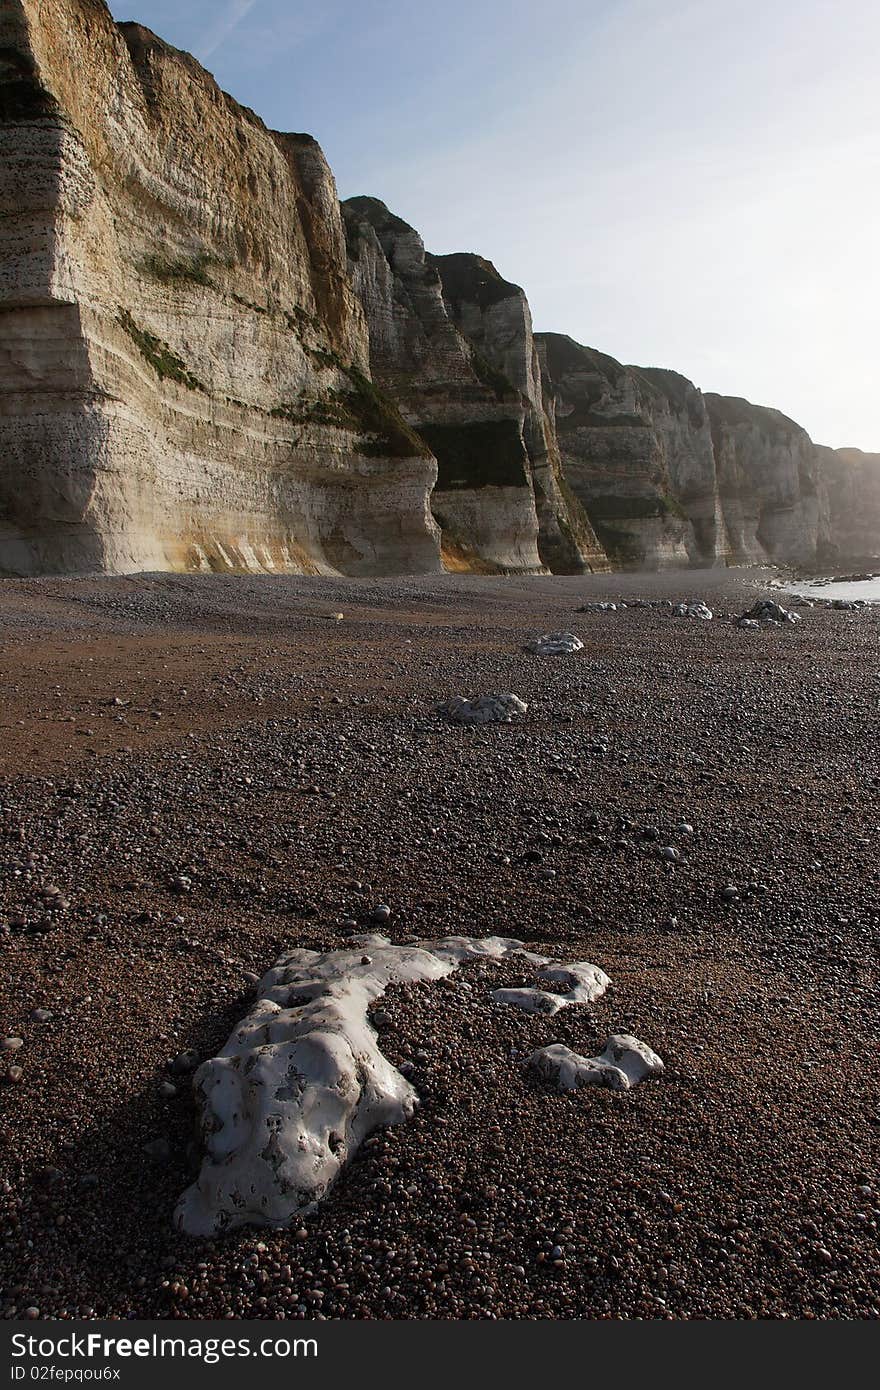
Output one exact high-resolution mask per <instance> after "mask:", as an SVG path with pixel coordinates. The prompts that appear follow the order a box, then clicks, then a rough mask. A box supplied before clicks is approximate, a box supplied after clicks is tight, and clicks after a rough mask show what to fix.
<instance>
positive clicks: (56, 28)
mask: <svg viewBox="0 0 880 1390" xmlns="http://www.w3.org/2000/svg"><path fill="white" fill-rule="evenodd" d="M0 49H2V55H3V63H2V71H0V115H2V118H3V121H2V130H0V168H2V176H0V198H2V212H3V217H2V224H0V225H2V231H0V235H2V239H3V240H2V267H3V269H2V281H0V306H2V313H0V372H2V384H3V407H2V414H0V449H2V459H3V463H2V469H0V570H5V571H6V572H14V573H36V572H45V571H57V570H91V569H96V570H109V571H127V570H135V569H177V568H203V569H204V568H212V569H226V568H229V569H237V568H242V569H267V570H275V569H277V570H294V571H296V570H305V571H322V570H344V571H346V572H349V573H352V574H361V573H380V572H381V573H394V572H397V571H400V570H428V569H433V568H439V544H438V539H439V538H438V534H437V528H436V526H435V524H434V522H433V521H432V518H431V515H430V509H429V496H430V492H431V488H432V486H433V483H434V479H435V476H436V465H435V463H434V460H433V458H431V456H430V451H429V450H428V449H427V447H426V446H425V445H424V443H423V442H422V441H421V440H419V439H418V438H417V437H416V436H415V435H414V434H413V432H412V431H411V430H410V429H409V428H408V427H407V426H406V424H405V422H404V421H403V420H402V419H401V417H400V415H399V413H398V412H397V410H396V408H395V407H394V406H393V405H392V404H391V403H390V402H389V401H388V400H387V399H386V398H385V397H384V396H383V395H382V394H381V393H380V392H378V391H377V390H376V389H375V388H374V387H373V385H372V384H371V382H370V380H369V355H368V339H367V330H366V325H365V322H364V317H363V312H362V309H361V306H360V303H359V301H358V299H357V297H356V295H355V294H354V292H353V289H352V286H351V283H350V281H349V278H348V273H347V265H346V252H345V238H344V233H343V225H342V217H341V214H340V211H339V205H338V201H337V197H336V189H335V186H334V182H333V178H332V175H331V174H330V171H329V169H328V167H327V165H326V162H325V160H324V158H323V156H322V154H321V151H320V149H319V148H318V146H317V145H316V144H315V142H314V141H313V140H312V139H311V138H310V137H309V136H304V135H285V134H278V133H276V132H273V131H270V130H268V129H267V128H266V127H265V126H264V125H263V124H262V122H261V121H260V120H258V118H257V117H256V116H255V115H254V114H253V113H252V112H250V111H247V110H245V109H243V108H242V107H240V106H238V105H237V103H236V102H234V101H233V100H232V99H231V98H230V97H228V96H226V95H225V94H224V93H223V92H221V91H220V89H219V88H218V87H217V85H216V83H215V82H214V80H213V79H212V78H211V77H210V76H209V75H208V74H207V73H206V72H205V71H204V70H203V69H202V68H201V67H200V66H199V65H198V63H196V62H195V60H194V59H192V58H190V57H189V56H188V55H186V54H183V53H179V52H178V51H176V50H175V49H172V48H170V47H169V46H168V45H166V44H164V43H163V42H162V41H161V40H159V39H157V38H156V37H155V35H153V34H151V33H150V32H149V31H148V30H146V29H143V28H141V27H139V26H138V25H127V24H126V25H119V26H117V25H116V24H114V22H113V20H112V19H111V17H110V14H109V12H108V11H107V9H106V7H105V5H104V4H103V3H102V2H101V0H6V3H4V5H3V6H2V10H0Z"/></svg>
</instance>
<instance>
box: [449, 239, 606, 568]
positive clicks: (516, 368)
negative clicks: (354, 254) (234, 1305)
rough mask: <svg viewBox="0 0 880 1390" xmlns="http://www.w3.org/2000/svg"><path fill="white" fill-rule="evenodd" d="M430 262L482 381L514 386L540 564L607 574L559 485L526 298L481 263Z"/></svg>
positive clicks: (466, 259)
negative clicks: (519, 406) (434, 268)
mask: <svg viewBox="0 0 880 1390" xmlns="http://www.w3.org/2000/svg"><path fill="white" fill-rule="evenodd" d="M429 259H430V262H431V264H432V265H434V266H436V268H437V270H438V271H439V273H440V280H441V284H442V287H443V299H444V303H445V304H446V307H447V309H448V311H449V313H450V315H451V317H452V319H453V321H454V323H455V324H456V326H457V327H458V329H459V330H460V332H461V333H462V334H463V335H464V337H465V338H466V339H467V340H468V342H469V343H470V344H471V345H472V348H473V350H474V354H475V360H477V361H478V362H479V363H480V364H481V370H483V372H484V375H488V379H489V381H490V382H491V383H493V384H494V385H495V389H496V390H498V389H502V388H504V387H506V386H507V385H508V384H509V385H510V386H512V387H513V391H514V393H515V394H516V395H517V397H518V399H519V402H520V405H521V408H522V412H523V415H522V436H523V443H524V445H525V449H526V454H527V456H528V462H529V474H530V480H531V483H532V487H533V491H534V495H535V508H536V512H537V517H538V550H539V553H540V556H541V559H542V561H543V563H544V564H545V565H546V566H547V568H548V569H551V570H553V571H554V572H556V573H562V574H569V573H577V572H579V571H583V570H587V569H588V570H604V569H607V568H608V561H607V558H606V556H605V552H604V550H603V549H602V546H601V545H600V543H599V541H598V539H597V537H596V533H595V531H594V530H593V527H592V525H591V523H590V521H589V518H588V517H587V514H586V512H585V511H584V509H583V506H582V504H581V503H580V502H579V500H578V498H577V497H576V496H575V495H574V494H573V493H572V492H571V490H570V489H569V488H568V487H567V486H566V483H565V479H564V477H563V472H562V460H561V457H560V453H559V446H558V442H557V438H556V428H555V423H554V420H553V413H552V403H550V402H549V401H548V400H547V399H546V390H547V386H548V383H547V382H546V380H545V377H544V373H543V369H542V366H541V360H540V356H539V353H538V347H537V343H536V341H535V335H534V333H533V330H532V315H531V310H530V309H529V303H528V300H527V299H526V296H525V294H524V293H523V291H522V290H521V289H520V287H519V285H513V284H511V283H510V282H509V281H508V280H505V279H503V277H502V276H501V275H499V274H498V271H497V270H496V269H495V267H494V265H492V263H491V261H486V260H484V259H483V258H482V257H481V256H476V255H472V254H467V253H458V254H454V255H449V256H431V257H430V258H429ZM486 365H488V369H489V370H488V374H487V373H486V371H485V368H486Z"/></svg>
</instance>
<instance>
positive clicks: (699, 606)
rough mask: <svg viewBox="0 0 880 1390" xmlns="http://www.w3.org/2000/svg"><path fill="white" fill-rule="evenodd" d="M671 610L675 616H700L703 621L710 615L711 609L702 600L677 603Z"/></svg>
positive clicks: (706, 620) (707, 619)
mask: <svg viewBox="0 0 880 1390" xmlns="http://www.w3.org/2000/svg"><path fill="white" fill-rule="evenodd" d="M672 611H673V613H674V614H675V616H676V617H677V618H701V619H702V620H703V622H708V621H709V619H710V618H711V617H712V609H711V608H710V607H709V605H708V604H706V603H703V602H702V601H700V602H696V603H677V604H676V605H675V607H674V608H673V610H672Z"/></svg>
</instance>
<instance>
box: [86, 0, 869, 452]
mask: <svg viewBox="0 0 880 1390" xmlns="http://www.w3.org/2000/svg"><path fill="white" fill-rule="evenodd" d="M111 8H112V9H113V12H114V14H115V15H116V17H117V18H118V19H138V20H140V21H141V22H142V23H144V24H147V25H149V27H150V28H152V29H155V30H156V32H157V33H159V34H161V35H162V37H163V38H165V39H167V40H168V41H169V42H170V43H173V44H175V45H176V46H177V47H179V48H185V49H188V50H189V51H190V52H193V53H195V55H196V56H197V57H198V58H199V59H201V61H202V62H203V63H204V64H205V66H206V67H207V68H209V69H210V70H211V71H212V72H213V73H214V75H215V76H216V78H217V80H218V81H219V82H220V84H221V86H222V87H224V88H225V89H226V90H227V91H229V92H231V93H232V95H233V96H235V97H236V98H237V99H238V100H239V101H241V102H243V103H244V104H245V105H247V106H252V107H253V108H254V109H255V110H256V111H257V113H258V114H259V115H260V116H262V117H263V119H264V120H265V121H266V122H267V123H268V124H269V125H271V126H273V127H275V128H276V129H280V130H303V131H309V132H310V133H311V134H313V135H315V136H316V137H317V139H318V140H319V141H320V142H321V144H322V146H323V148H324V151H325V153H326V154H327V157H328V159H329V160H330V163H331V165H332V168H333V171H334V173H335V175H336V179H337V182H338V185H339V192H340V196H341V197H343V198H345V197H348V196H350V195H351V194H355V193H370V194H373V195H375V196H376V197H379V198H382V199H383V200H384V201H385V202H386V203H387V204H388V205H389V207H391V208H392V209H393V210H394V211H395V212H397V213H398V214H399V215H400V216H402V217H405V218H406V219H407V221H408V222H411V223H412V224H413V225H414V226H415V227H416V228H417V229H418V230H419V231H420V232H421V234H422V236H423V237H424V240H425V243H426V245H427V246H428V247H429V249H430V250H432V251H437V252H446V251H478V252H480V253H481V254H482V255H485V256H487V257H489V259H491V260H492V261H494V262H495V264H496V265H497V267H498V269H499V270H500V271H501V273H502V274H503V275H505V276H507V278H508V279H511V280H515V281H516V282H517V283H519V284H521V285H523V287H524V288H525V289H526V291H527V293H528V296H529V299H530V301H531V305H532V312H533V316H534V320H535V326H536V327H537V328H543V329H553V330H556V331H558V332H562V333H569V334H571V336H572V337H573V338H576V339H578V341H580V342H583V343H587V344H589V345H591V346H593V347H598V348H601V349H602V350H603V351H605V352H609V353H611V354H613V355H614V356H615V357H619V358H621V359H622V360H623V361H625V362H637V363H641V364H642V365H645V366H665V367H674V368H675V369H676V370H678V371H681V372H684V373H685V374H686V375H687V376H689V377H691V378H692V379H693V380H694V381H696V383H697V384H698V385H699V386H701V387H703V389H704V390H709V391H723V392H726V393H727V394H729V395H742V396H747V397H748V398H749V399H751V400H753V401H756V402H759V403H761V404H764V405H774V406H777V407H778V408H779V409H780V410H783V411H785V413H786V414H788V415H791V416H793V417H794V419H796V420H798V421H799V422H800V423H801V424H803V425H804V426H805V427H806V428H807V429H808V430H809V431H810V433H811V434H812V436H813V438H814V439H815V440H817V441H818V442H820V443H825V444H832V445H858V446H859V447H861V448H866V449H874V450H880V390H878V357H880V353H878V347H880V270H878V258H880V0H737V3H731V0H506V3H503V0H434V2H433V3H424V2H423V0H308V2H307V3H306V0H186V3H183V4H182V3H181V2H180V0H131V3H130V4H129V3H126V2H122V3H120V0H113V3H112V5H111Z"/></svg>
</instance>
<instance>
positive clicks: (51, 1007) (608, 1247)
mask: <svg viewBox="0 0 880 1390" xmlns="http://www.w3.org/2000/svg"><path fill="white" fill-rule="evenodd" d="M771 580H772V576H771V575H770V572H769V571H768V572H766V573H762V572H760V571H747V570H742V571H708V572H703V573H694V572H688V573H686V574H682V573H678V574H669V575H636V574H633V575H621V574H610V575H597V576H586V577H572V578H561V577H553V578H494V577H475V576H466V575H461V576H453V575H445V576H438V577H429V578H404V579H382V580H375V579H371V580H354V579H347V580H341V579H322V578H269V577H265V578H249V577H246V576H219V575H216V576H173V575H155V576H149V575H138V576H131V577H124V578H116V579H97V578H96V579H85V578H84V579H70V580H61V579H57V580H55V579H40V580H20V581H19V580H4V581H3V582H2V583H0V952H2V956H3V962H4V968H3V970H2V972H0V976H2V978H0V1233H2V1237H0V1315H2V1316H4V1317H7V1318H16V1319H17V1318H22V1317H25V1318H32V1319H40V1318H76V1317H80V1318H82V1317H85V1318H105V1317H112V1318H133V1317H137V1318H156V1319H167V1318H175V1319H191V1318H261V1319H314V1318H330V1319H332V1318H346V1319H347V1318H368V1319H389V1318H390V1319H423V1318H424V1319H437V1318H441V1319H463V1318H465V1319H466V1318H480V1319H541V1320H544V1319H571V1318H589V1319H596V1318H599V1319H608V1318H611V1319H633V1318H674V1319H731V1318H735V1319H750V1318H771V1319H792V1318H794V1319H802V1318H823V1319H827V1318H846V1319H851V1318H874V1317H877V1316H878V1315H880V1265H878V1259H877V1242H878V1221H880V1181H878V1176H877V1174H878V1168H877V1157H878V1154H877V1145H878V1141H880V1093H878V1081H877V1069H876V1039H877V1033H878V1023H880V1017H878V1015H880V984H878V974H877V947H878V943H880V864H878V859H877V846H878V842H880V841H878V836H880V740H878V713H877V712H878V704H880V606H878V607H873V606H868V607H864V608H858V609H851V608H843V609H835V608H833V607H831V606H830V604H821V603H820V604H817V606H814V607H803V608H800V609H798V610H797V612H798V614H799V617H800V621H798V622H796V623H791V624H781V625H776V624H770V625H762V626H760V627H757V628H750V629H748V630H746V629H743V628H740V627H738V626H737V619H738V617H739V616H740V615H741V614H742V613H744V612H745V611H747V610H750V609H751V608H752V606H753V604H754V603H755V601H756V600H757V599H760V598H762V597H767V596H768V595H769V594H771V593H772V595H773V596H774V598H776V599H778V600H779V601H781V602H782V603H787V602H788V600H787V599H786V597H785V595H784V594H780V591H779V589H778V588H775V587H771ZM700 602H701V603H704V604H705V605H707V606H708V609H709V610H710V611H711V614H712V617H711V620H702V619H700V618H698V617H697V618H695V617H693V616H689V615H688V613H687V611H686V612H685V613H684V614H683V615H681V616H679V615H678V614H677V613H676V611H675V608H674V605H677V604H685V605H686V606H687V605H692V604H697V603H700ZM600 604H613V605H614V607H610V608H602V607H599V606H597V605H600ZM585 608H586V611H584V609H585ZM558 632H570V633H572V634H575V635H576V636H577V637H578V638H579V639H580V641H581V642H582V644H583V645H582V647H580V648H579V649H577V650H571V651H567V652H562V653H559V654H553V655H542V654H540V653H539V652H536V651H534V650H532V651H528V650H525V649H524V648H525V647H526V646H527V645H528V644H529V643H533V642H534V641H535V639H536V638H538V637H539V636H540V635H541V634H547V633H558ZM492 692H511V693H513V694H515V695H516V696H517V697H518V699H519V700H520V701H521V702H522V703H523V704H524V705H525V706H526V707H527V708H526V712H525V714H523V715H522V716H521V717H518V718H516V719H514V720H513V721H512V722H511V723H501V724H485V725H475V726H457V725H453V724H451V723H450V722H449V721H448V720H446V719H443V718H441V717H439V716H438V714H437V712H436V707H437V706H438V704H441V703H443V702H448V701H451V700H454V699H455V697H457V696H461V697H464V698H466V699H473V698H478V697H480V696H481V695H485V694H489V693H492ZM673 851H674V853H673ZM380 908H381V909H383V911H379V910H378V909H380ZM385 908H387V909H388V910H387V913H386V912H384V909H385ZM377 922H378V923H381V926H380V927H379V928H377ZM377 929H380V930H381V931H382V932H383V933H384V934H385V935H386V936H387V937H388V938H390V940H391V941H393V942H399V943H404V942H408V941H412V940H422V939H426V938H437V937H442V936H445V935H448V934H462V935H466V936H468V937H484V936H489V935H493V934H497V935H500V936H503V937H511V938H517V939H518V940H520V941H522V942H523V943H524V944H525V945H526V946H527V947H528V949H529V950H532V951H535V952H539V953H543V954H545V955H547V956H548V957H552V958H553V959H555V960H566V961H573V960H578V961H590V962H593V963H595V965H596V966H598V967H601V969H602V970H604V971H606V972H607V974H608V976H609V977H610V980H611V985H610V987H609V988H608V990H607V992H606V993H605V994H604V995H603V996H602V997H601V998H600V999H597V1000H596V1001H595V1002H594V1003H592V1004H589V1005H577V1006H575V1007H571V1008H567V1009H565V1010H564V1011H563V1012H561V1013H560V1014H558V1015H554V1016H552V1017H546V1016H542V1015H540V1014H525V1013H521V1012H518V1011H516V1010H512V1009H505V1008H503V1007H501V1006H499V1005H498V1004H497V1003H496V1002H495V1001H493V999H492V997H491V992H492V990H494V989H497V988H499V987H513V988H516V987H521V986H530V985H533V984H534V972H533V971H530V970H529V967H528V964H527V963H526V962H520V961H517V960H516V959H515V958H513V957H511V958H507V959H505V960H504V961H502V962H484V961H471V962H465V963H464V964H463V965H462V966H461V968H460V969H459V970H458V971H456V973H455V974H454V975H451V976H450V977H449V978H447V979H443V980H439V981H436V982H432V983H425V982H422V983H417V984H411V985H399V984H394V985H391V986H390V987H389V989H388V991H387V993H386V994H385V996H384V998H383V1000H382V1002H381V1009H379V1010H377V1011H376V1014H375V1017H374V1019H373V1022H374V1026H375V1028H376V1031H377V1033H378V1035H379V1040H380V1046H381V1049H382V1052H383V1053H384V1055H385V1056H386V1057H387V1058H388V1059H389V1061H391V1062H392V1063H393V1064H394V1065H395V1066H397V1067H399V1068H400V1069H401V1071H402V1072H403V1074H404V1075H406V1076H407V1077H408V1078H409V1080H410V1081H411V1082H412V1084H413V1085H414V1086H415V1088H416V1091H417V1093H418V1096H419V1099H420V1103H419V1105H418V1108H417V1109H416V1112H415V1114H414V1116H413V1118H412V1119H410V1120H408V1121H407V1122H406V1123H403V1124H399V1125H395V1126H393V1127H390V1128H385V1129H380V1130H377V1131H375V1132H374V1134H373V1135H372V1136H371V1137H369V1138H368V1139H367V1140H366V1142H365V1143H364V1144H363V1145H362V1146H361V1148H360V1149H359V1150H358V1152H357V1154H356V1155H355V1156H354V1157H353V1159H352V1161H351V1162H350V1164H349V1165H348V1166H347V1167H346V1168H345V1170H344V1172H343V1173H342V1175H341V1177H340V1178H339V1180H338V1182H337V1183H336V1185H335V1186H334V1187H333V1188H332V1190H331V1192H330V1193H329V1195H328V1196H327V1197H326V1198H325V1199H324V1200H323V1201H322V1202H321V1203H319V1204H318V1205H317V1206H316V1207H315V1208H314V1209H312V1210H309V1211H306V1212H304V1213H303V1215H302V1218H301V1220H300V1221H298V1222H297V1223H294V1225H293V1226H292V1227H291V1228H290V1229H287V1230H278V1229H273V1228H268V1227H264V1228H254V1227H248V1228H242V1229H239V1230H236V1231H234V1232H233V1233H231V1234H229V1235H227V1236H222V1237H216V1238H213V1239H210V1240H199V1239H193V1238H191V1237H187V1236H185V1235H183V1234H181V1233H180V1232H178V1231H176V1230H175V1229H174V1227H173V1225H172V1213H173V1211H174V1207H175V1204H176V1202H177V1200H178V1198H179V1197H180V1194H181V1193H182V1192H183V1190H184V1189H185V1188H186V1187H187V1186H188V1184H189V1183H191V1182H192V1181H193V1177H194V1174H195V1173H196V1172H197V1171H198V1166H199V1162H200V1157H201V1155H200V1141H199V1138H198V1132H197V1112H196V1105H195V1101H194V1097H193V1090H192V1084H191V1075H192V1071H193V1070H194V1068H195V1067H196V1066H197V1065H198V1063H199V1062H201V1061H203V1060H204V1059H206V1058H209V1057H211V1056H213V1055H214V1054H216V1053H217V1051H218V1050H219V1049H220V1048H221V1047H222V1046H223V1044H224V1042H225V1040H226V1038H227V1037H228V1035H229V1034H230V1031H231V1030H232V1028H233V1027H234V1026H235V1024H236V1023H237V1021H238V1020H240V1019H241V1018H242V1017H243V1016H244V1015H245V1014H246V1013H247V1012H248V1009H249V1008H250V1006H251V1003H252V1000H253V995H254V986H255V983H256V981H257V980H258V979H259V978H260V977H261V976H262V975H263V974H264V972H265V971H266V970H268V969H269V968H270V966H271V965H272V963H273V961H275V960H276V958H277V957H278V956H279V955H280V954H281V953H282V952H284V951H286V950H288V949H290V948H291V947H296V946H301V947H306V948H310V949H312V950H315V951H322V952H326V951H332V950H335V949H342V948H344V947H345V946H346V943H350V942H351V940H352V939H353V938H354V937H356V936H357V934H358V933H362V932H369V931H375V930H377ZM620 1033H625V1034H633V1035H634V1036H635V1037H637V1038H639V1039H643V1040H644V1042H645V1043H646V1044H647V1045H649V1046H650V1048H652V1049H654V1050H655V1051H656V1053H657V1054H659V1056H660V1057H661V1058H662V1059H663V1062H664V1070H663V1072H662V1073H661V1074H660V1075H657V1076H652V1077H651V1078H650V1079H648V1080H646V1081H645V1082H644V1083H643V1084H641V1085H640V1086H638V1088H636V1089H634V1090H632V1091H631V1092H625V1093H617V1092H615V1091H613V1090H609V1089H604V1088H602V1087H598V1086H590V1087H586V1088H584V1089H583V1090H578V1091H573V1092H567V1093H566V1092H559V1091H558V1090H556V1089H554V1088H553V1087H551V1086H549V1085H547V1084H545V1083H543V1082H541V1081H540V1080H539V1079H536V1078H535V1077H533V1076H530V1075H529V1074H527V1072H526V1071H524V1069H523V1066H522V1061H523V1058H525V1057H527V1056H528V1055H529V1054H530V1053H531V1052H532V1051H533V1050H534V1049H536V1048H542V1047H545V1046H549V1045H551V1044H557V1043H561V1044H564V1045H566V1046H567V1047H569V1048H571V1049H573V1050H574V1051H575V1052H577V1053H579V1054H585V1055H587V1056H593V1055H595V1054H596V1053H597V1052H599V1051H600V1050H601V1048H602V1046H603V1044H604V1042H605V1040H606V1039H607V1038H608V1036H609V1035H610V1034H620Z"/></svg>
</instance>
